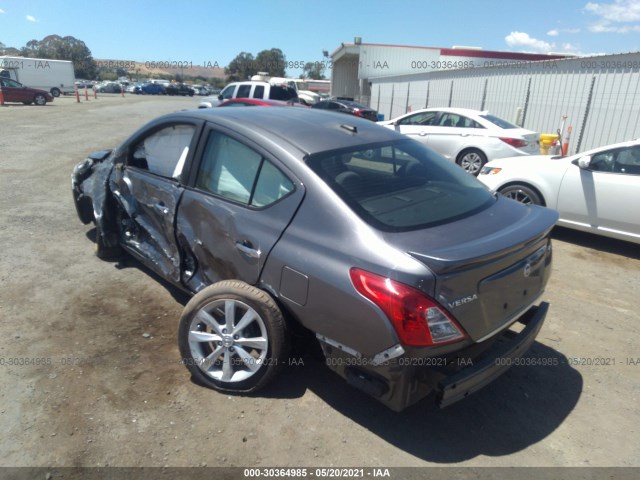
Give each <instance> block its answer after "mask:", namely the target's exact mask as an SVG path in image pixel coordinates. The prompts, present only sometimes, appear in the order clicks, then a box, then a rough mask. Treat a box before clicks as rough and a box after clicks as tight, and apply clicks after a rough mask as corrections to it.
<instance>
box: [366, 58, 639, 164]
mask: <svg viewBox="0 0 640 480" xmlns="http://www.w3.org/2000/svg"><path fill="white" fill-rule="evenodd" d="M370 81H371V83H372V85H371V97H370V101H369V105H370V106H371V107H373V108H375V109H377V110H378V112H379V113H382V114H384V116H385V118H386V119H389V118H394V117H397V116H399V115H402V114H403V113H405V112H407V111H408V110H409V109H411V110H417V109H420V108H425V107H448V106H451V107H465V108H473V109H478V110H489V111H490V112H491V113H493V114H495V115H497V116H499V117H502V118H504V119H505V120H510V121H512V122H516V123H518V124H521V125H523V126H524V127H525V128H528V129H531V130H535V131H537V132H541V133H554V132H555V131H556V130H557V129H558V128H559V127H560V124H561V122H562V116H563V115H566V116H567V121H566V126H565V132H566V130H567V127H568V126H572V133H571V141H570V148H569V149H570V151H571V152H579V151H584V150H588V149H590V148H594V147H598V146H601V145H607V144H611V143H616V142H621V141H625V140H630V139H633V138H638V137H640V53H629V54H623V55H606V56H597V57H581V58H572V59H567V60H550V61H545V62H532V63H531V62H514V63H512V64H508V65H502V66H500V67H496V68H472V69H465V70H448V71H438V72H429V73H422V74H414V75H402V76H394V77H381V78H371V79H370ZM361 100H369V99H368V98H367V99H361Z"/></svg>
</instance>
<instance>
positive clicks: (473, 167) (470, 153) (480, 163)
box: [456, 148, 487, 177]
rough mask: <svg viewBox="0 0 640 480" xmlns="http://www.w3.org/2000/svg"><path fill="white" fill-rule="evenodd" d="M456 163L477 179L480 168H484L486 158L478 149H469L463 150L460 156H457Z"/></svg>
mask: <svg viewBox="0 0 640 480" xmlns="http://www.w3.org/2000/svg"><path fill="white" fill-rule="evenodd" d="M456 163H457V164H458V165H460V166H461V167H462V168H463V170H464V171H465V172H467V173H470V174H471V175H473V176H474V177H477V176H478V174H479V173H480V170H482V167H484V164H485V163H487V156H486V155H485V154H484V153H482V152H481V151H480V150H478V149H475V148H470V149H468V150H463V151H462V152H461V153H460V155H458V158H457V159H456Z"/></svg>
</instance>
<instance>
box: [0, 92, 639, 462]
mask: <svg viewBox="0 0 640 480" xmlns="http://www.w3.org/2000/svg"><path fill="white" fill-rule="evenodd" d="M197 102H198V99H197V98H173V97H170V98H167V97H162V98H158V97H148V96H145V97H133V96H130V95H127V97H125V98H121V97H120V96H118V95H113V96H109V95H102V96H100V98H99V99H97V100H94V99H93V98H91V99H90V100H89V101H88V102H87V101H84V99H83V101H82V103H80V104H77V103H76V101H75V98H71V97H67V98H59V99H56V101H55V102H53V104H49V105H47V106H46V107H35V106H23V105H11V106H5V107H0V212H2V213H1V214H0V245H1V248H0V431H2V433H3V434H2V435H1V436H0V466H43V467H47V466H105V465H110V466H114V465H117V466H163V465H169V466H201V465H208V466H243V467H244V466H258V467H263V466H300V465H305V466H309V465H313V466H325V467H326V466H359V467H363V466H368V467H374V466H382V467H393V466H439V467H443V466H456V467H466V466H474V467H488V466H551V467H553V466H603V467H609V466H640V431H639V430H640V409H639V408H638V406H639V399H640V351H639V348H638V339H639V330H640V309H639V308H638V307H639V306H640V246H638V245H632V244H628V243H625V242H618V241H613V240H607V239H601V238H597V237H594V236H591V235H587V234H580V233H576V232H571V231H568V230H561V229H557V231H556V232H555V233H554V237H555V241H554V247H555V259H554V260H555V265H554V273H553V276H552V279H551V282H550V284H549V286H548V289H547V292H546V294H545V299H546V300H548V301H550V303H551V311H550V314H549V316H548V317H547V322H546V324H545V326H544V328H543V330H542V332H541V334H540V336H539V337H538V342H537V343H536V344H535V346H534V348H533V349H532V351H531V352H530V355H529V357H528V358H529V359H531V361H530V363H531V364H536V363H537V364H540V363H548V364H551V365H547V366H540V365H531V364H530V365H524V366H518V367H514V368H512V369H511V370H510V371H509V372H508V373H507V374H506V375H504V376H503V377H501V378H500V379H499V380H498V381H496V382H494V383H493V384H492V385H490V386H489V387H487V388H486V389H484V390H483V391H481V392H479V393H477V394H475V395H473V396H472V397H470V398H468V399H466V400H465V401H463V402H460V403H458V404H456V405H454V406H452V407H450V408H447V409H445V410H439V409H437V408H435V407H434V406H433V404H432V402H431V401H430V400H431V399H426V400H425V401H423V402H421V403H420V404H418V405H416V406H414V407H412V408H410V409H408V410H407V411H405V412H404V413H402V414H397V413H394V412H391V411H389V410H387V409H386V408H385V407H383V406H382V405H380V404H378V403H377V402H376V401H375V400H372V399H370V398H369V397H367V396H366V395H365V394H361V393H360V392H358V391H357V390H354V389H352V388H351V387H349V386H347V385H346V384H345V383H344V382H343V381H342V380H341V379H340V378H338V377H337V376H336V375H335V374H333V373H332V372H330V371H329V370H328V369H327V368H326V367H325V366H324V365H323V363H322V362H320V361H319V360H317V358H315V357H314V356H312V355H307V354H305V353H304V352H299V353H297V354H296V357H295V358H297V359H302V361H299V362H298V361H296V363H298V364H297V365H291V366H290V367H289V368H288V369H287V371H285V372H283V373H284V374H283V375H282V376H281V377H279V379H278V381H276V382H275V383H274V384H273V385H271V386H270V387H269V388H267V389H266V390H264V391H263V392H260V394H258V395H255V396H227V395H221V394H219V393H216V392H213V391H211V390H207V389H204V388H202V387H199V386H197V385H195V384H193V383H192V382H191V381H190V379H189V375H188V372H187V370H186V369H185V368H184V367H183V366H182V365H181V364H180V356H179V353H178V348H177V341H176V334H177V322H178V318H179V316H180V313H181V310H182V307H183V305H184V304H185V303H186V300H187V298H185V297H184V296H183V295H181V294H180V293H179V292H177V291H176V290H175V289H172V288H170V287H168V286H167V285H165V284H163V283H160V282H159V281H158V279H157V278H155V277H154V276H153V275H152V274H150V273H149V272H148V271H146V270H144V269H143V268H142V267H141V266H140V265H139V264H138V263H136V262H134V261H133V260H124V261H121V262H119V263H110V262H104V261H101V260H99V259H98V258H97V257H95V256H94V255H93V248H94V246H93V241H92V239H93V233H94V232H93V230H92V228H91V226H84V225H82V224H81V223H80V222H79V221H78V219H77V217H76V214H75V210H74V207H73V203H72V199H71V192H70V180H69V178H70V173H71V169H72V168H73V166H74V165H75V163H77V162H78V161H80V160H81V159H82V158H84V156H85V155H86V154H87V153H89V152H90V151H92V150H97V149H100V148H102V147H111V146H115V145H117V144H118V143H119V142H120V141H122V140H123V139H125V138H126V137H127V136H128V135H129V134H130V133H132V132H133V131H134V130H135V129H137V128H138V127H140V126H142V124H143V123H145V122H146V121H147V120H150V119H152V118H154V117H156V116H158V115H160V114H162V113H167V112H171V111H174V110H178V109H183V108H192V107H194V106H196V105H197ZM633 208H637V206H634V207H633Z"/></svg>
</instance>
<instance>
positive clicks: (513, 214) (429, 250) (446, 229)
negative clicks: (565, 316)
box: [385, 197, 558, 342]
mask: <svg viewBox="0 0 640 480" xmlns="http://www.w3.org/2000/svg"><path fill="white" fill-rule="evenodd" d="M557 219H558V214H557V212H555V211H554V210H551V209H548V208H544V207H537V206H525V205H522V204H518V203H515V202H513V201H512V200H509V199H506V198H503V197H498V199H497V201H496V202H495V203H494V204H493V205H492V206H491V207H489V208H488V209H486V210H484V211H482V212H480V213H478V214H476V215H473V216H471V217H468V218H465V219H462V220H458V221H456V222H452V223H448V224H445V225H440V226H437V227H432V228H429V229H425V230H418V231H413V232H403V233H389V234H385V236H386V237H387V240H388V241H389V242H390V243H392V244H393V245H395V246H396V247H397V248H400V249H402V250H403V251H405V252H407V253H408V254H409V255H411V256H412V257H414V258H415V259H417V260H419V261H420V262H422V263H423V264H424V265H426V266H427V267H428V268H429V269H430V270H431V271H432V272H433V273H434V274H435V278H436V282H435V288H434V291H428V292H425V293H427V294H429V295H431V296H432V297H433V298H434V299H436V300H437V301H438V302H440V303H441V304H442V306H443V307H444V308H445V309H447V310H448V311H449V312H450V313H451V314H452V315H453V316H454V317H455V318H456V320H457V321H458V322H459V323H460V325H461V326H462V327H463V328H464V329H465V330H466V332H467V333H468V334H469V336H470V337H471V338H472V339H473V340H474V341H476V342H478V341H482V340H484V339H485V338H487V337H489V336H491V335H492V334H493V333H495V332H497V331H499V330H501V329H502V328H504V327H506V326H507V325H509V324H510V323H511V322H512V321H513V320H515V319H516V318H517V317H518V316H519V315H520V314H521V313H522V312H524V311H525V310H526V309H527V308H528V307H529V306H530V305H531V304H532V303H533V302H535V300H536V299H537V298H538V297H539V296H540V294H541V293H542V292H543V291H544V288H545V285H546V283H547V281H548V279H549V274H550V271H551V246H550V245H551V244H550V239H549V233H550V231H551V229H552V228H553V226H554V225H555V222H556V221H557Z"/></svg>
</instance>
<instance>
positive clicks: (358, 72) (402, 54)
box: [331, 37, 566, 103]
mask: <svg viewBox="0 0 640 480" xmlns="http://www.w3.org/2000/svg"><path fill="white" fill-rule="evenodd" d="M559 58H566V56H565V55H554V54H549V55H543V54H533V53H516V52H495V51H489V50H481V49H479V48H475V47H452V48H434V47H411V46H404V45H382V44H374V43H362V41H361V39H360V37H356V38H355V41H354V43H343V44H341V45H340V47H338V48H337V49H336V50H335V51H334V52H333V53H332V54H331V60H332V65H331V66H332V69H331V93H332V95H334V96H339V97H350V98H357V99H359V100H360V101H361V102H364V103H368V101H369V98H370V97H371V88H370V84H371V82H372V80H373V79H378V78H384V77H390V76H398V75H414V74H419V73H426V72H432V71H442V70H452V69H460V68H478V67H480V68H482V67H488V66H495V65H498V64H503V63H505V62H532V61H540V60H548V61H549V60H555V59H559Z"/></svg>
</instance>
